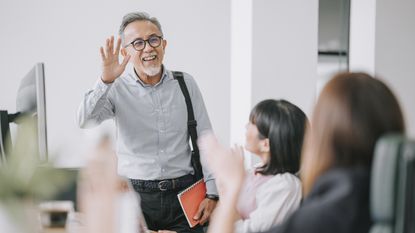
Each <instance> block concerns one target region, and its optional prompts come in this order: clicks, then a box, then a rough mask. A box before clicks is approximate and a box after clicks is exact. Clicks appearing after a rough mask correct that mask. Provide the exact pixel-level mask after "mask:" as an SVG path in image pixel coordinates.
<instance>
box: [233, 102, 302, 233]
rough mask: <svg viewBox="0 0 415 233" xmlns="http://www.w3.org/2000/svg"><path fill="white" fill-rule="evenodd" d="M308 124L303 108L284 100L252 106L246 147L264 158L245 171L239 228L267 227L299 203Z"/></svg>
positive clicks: (254, 229)
mask: <svg viewBox="0 0 415 233" xmlns="http://www.w3.org/2000/svg"><path fill="white" fill-rule="evenodd" d="M306 124H307V117H306V115H305V114H304V112H303V111H301V109H300V108H298V107H297V106H295V105H293V104H291V103H290V102H288V101H285V100H272V99H269V100H264V101H262V102H260V103H258V104H257V105H256V106H255V107H254V108H253V109H252V111H251V114H250V116H249V123H248V124H247V126H246V141H245V149H246V150H247V151H249V152H251V153H252V154H254V155H256V156H258V157H259V159H260V161H261V162H260V163H259V164H258V165H256V166H255V167H254V168H253V169H252V170H249V171H248V172H246V174H245V175H246V177H245V182H244V185H243V188H242V191H241V192H240V196H239V202H238V205H237V211H238V214H239V217H240V219H239V220H238V221H237V222H236V224H235V228H236V232H252V231H261V230H262V231H264V230H268V229H270V228H271V227H272V226H274V225H277V224H279V223H281V222H282V221H283V220H284V219H285V218H286V217H287V216H288V215H290V214H291V213H292V212H293V211H294V210H296V209H297V208H298V207H299V205H300V201H301V182H300V180H299V178H298V177H296V176H295V174H296V173H297V172H298V170H299V167H300V155H301V147H302V144H303V138H304V132H305V126H306ZM237 218H238V217H237Z"/></svg>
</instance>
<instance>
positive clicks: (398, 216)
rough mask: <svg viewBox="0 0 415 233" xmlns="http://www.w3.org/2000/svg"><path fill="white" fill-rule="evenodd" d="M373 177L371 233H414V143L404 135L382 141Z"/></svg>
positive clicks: (379, 145) (377, 144)
mask: <svg viewBox="0 0 415 233" xmlns="http://www.w3.org/2000/svg"><path fill="white" fill-rule="evenodd" d="M374 153H375V154H374V158H373V165H372V174H371V187H370V211H371V216H372V221H373V226H372V228H371V230H370V233H409V232H411V233H413V232H415V228H414V223H413V217H414V216H415V215H414V210H415V208H414V204H415V202H414V194H415V187H414V180H415V179H414V170H415V169H414V168H415V143H414V142H411V141H408V140H407V139H406V138H405V137H404V136H402V135H387V136H384V137H382V138H381V139H380V140H379V141H378V142H377V143H376V147H375V152H374Z"/></svg>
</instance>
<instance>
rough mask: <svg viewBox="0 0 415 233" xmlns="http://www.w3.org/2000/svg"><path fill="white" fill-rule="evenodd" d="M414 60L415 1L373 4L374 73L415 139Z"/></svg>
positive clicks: (384, 0)
mask: <svg viewBox="0 0 415 233" xmlns="http://www.w3.org/2000/svg"><path fill="white" fill-rule="evenodd" d="M414 57H415V1H413V0H377V3H376V42H375V71H376V74H377V75H379V77H381V78H384V79H386V82H387V83H388V84H389V85H390V86H391V88H392V89H393V91H394V93H395V94H396V95H397V97H398V98H399V100H400V103H401V105H402V107H403V109H404V114H405V118H406V119H405V120H406V124H407V129H408V134H409V135H410V136H411V137H415V122H414V121H415V59H414ZM385 111H387V110H385Z"/></svg>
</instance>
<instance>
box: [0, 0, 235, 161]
mask: <svg viewBox="0 0 415 233" xmlns="http://www.w3.org/2000/svg"><path fill="white" fill-rule="evenodd" d="M135 10H142V11H147V12H149V13H150V14H151V15H154V16H156V17H158V18H159V20H160V21H161V23H162V26H163V30H164V34H165V37H166V39H167V40H168V47H167V52H166V60H165V64H166V65H167V67H168V68H170V69H176V70H183V71H186V72H189V73H190V74H193V76H194V77H195V78H196V81H197V82H198V84H199V86H200V88H201V91H202V93H203V95H204V98H205V102H206V105H207V108H208V111H209V114H210V117H211V121H212V124H213V127H214V130H215V131H216V133H217V134H218V135H219V137H220V138H221V139H222V140H223V141H224V142H225V143H228V140H229V108H230V106H229V98H230V94H229V89H230V81H229V76H230V68H229V67H230V52H229V51H230V32H229V28H230V15H229V12H230V1H224V0H209V1H203V0H175V1H162V0H146V1H144V0H119V1H98V0H89V1H82V0H73V1H56V0H37V1H23V0H14V1H7V0H0V34H1V36H0V51H1V52H0V74H1V75H0V109H7V110H9V111H10V112H14V111H15V108H16V106H15V96H16V91H17V89H18V86H19V82H20V79H21V78H22V77H23V76H24V75H25V74H26V73H27V72H28V71H29V70H30V68H31V67H32V66H33V65H34V64H35V63H36V62H39V61H42V62H45V66H46V96H47V124H48V140H49V150H50V152H51V154H52V156H57V157H58V161H57V162H58V164H60V165H64V166H78V165H80V164H82V163H83V156H84V154H85V149H86V147H87V146H86V145H87V144H88V142H87V141H88V140H89V138H88V137H85V134H87V133H86V132H85V131H82V130H80V129H78V127H77V125H76V111H77V108H78V105H79V103H80V101H81V99H82V96H83V94H84V93H85V92H86V90H87V89H88V88H90V87H91V86H92V85H93V83H94V82H95V80H96V79H97V78H98V77H99V75H100V56H99V46H101V45H102V44H103V42H104V41H105V39H106V37H108V36H110V35H115V34H116V33H117V31H118V26H119V23H120V22H121V18H122V16H123V15H124V14H125V13H128V12H130V11H135Z"/></svg>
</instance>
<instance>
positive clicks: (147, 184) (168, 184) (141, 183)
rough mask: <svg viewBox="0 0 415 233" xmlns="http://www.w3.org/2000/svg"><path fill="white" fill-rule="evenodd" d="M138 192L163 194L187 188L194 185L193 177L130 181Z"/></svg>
mask: <svg viewBox="0 0 415 233" xmlns="http://www.w3.org/2000/svg"><path fill="white" fill-rule="evenodd" d="M130 182H131V184H132V186H133V187H134V190H135V191H136V192H160V191H161V192H163V191H169V190H177V189H183V188H187V187H189V186H190V185H192V184H193V182H194V178H193V175H191V174H189V175H185V176H181V177H178V178H174V179H166V180H136V179H130Z"/></svg>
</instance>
